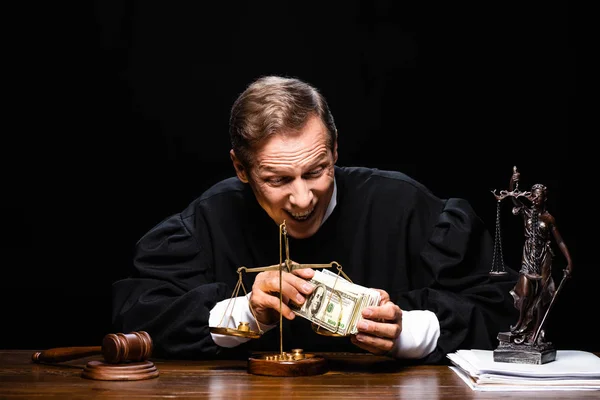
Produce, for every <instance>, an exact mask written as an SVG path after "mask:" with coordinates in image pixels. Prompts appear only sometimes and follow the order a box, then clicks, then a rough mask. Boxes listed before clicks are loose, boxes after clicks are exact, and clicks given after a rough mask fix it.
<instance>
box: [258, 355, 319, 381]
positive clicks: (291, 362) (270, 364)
mask: <svg viewBox="0 0 600 400" xmlns="http://www.w3.org/2000/svg"><path fill="white" fill-rule="evenodd" d="M327 371H328V368H327V360H325V358H323V357H321V356H316V355H314V354H310V353H306V354H305V353H304V352H303V351H302V349H294V350H292V351H291V352H289V353H287V352H284V353H283V355H282V354H279V353H274V354H264V355H254V356H252V357H250V358H249V359H248V372H249V373H251V374H254V375H265V376H312V375H321V374H324V373H326V372H327Z"/></svg>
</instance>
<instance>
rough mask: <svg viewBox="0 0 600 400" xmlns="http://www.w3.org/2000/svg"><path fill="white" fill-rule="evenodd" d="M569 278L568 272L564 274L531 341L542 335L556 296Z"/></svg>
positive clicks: (533, 341)
mask: <svg viewBox="0 0 600 400" xmlns="http://www.w3.org/2000/svg"><path fill="white" fill-rule="evenodd" d="M567 279H569V278H568V276H567V274H564V275H563V277H562V279H561V281H560V283H559V285H558V288H557V289H556V292H554V296H552V300H550V305H549V306H548V309H547V310H546V313H545V314H544V318H543V319H542V322H541V323H540V326H539V327H538V329H537V331H536V332H535V336H534V337H533V340H532V341H531V343H534V344H535V342H536V340H537V338H538V336H539V335H540V332H541V331H542V328H543V327H544V323H545V322H546V318H548V314H549V313H550V310H551V309H552V306H553V305H554V301H555V300H556V296H558V293H559V292H560V290H561V289H562V287H563V285H564V283H565V281H566V280H567Z"/></svg>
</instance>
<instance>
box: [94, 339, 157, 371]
mask: <svg viewBox="0 0 600 400" xmlns="http://www.w3.org/2000/svg"><path fill="white" fill-rule="evenodd" d="M102 355H103V356H104V360H105V361H106V362H108V363H111V364H118V363H121V362H125V361H145V360H147V359H148V358H150V356H151V355H152V339H151V338H150V335H148V333H147V332H144V331H139V332H132V333H127V334H124V333H109V334H108V335H106V336H104V339H103V340H102Z"/></svg>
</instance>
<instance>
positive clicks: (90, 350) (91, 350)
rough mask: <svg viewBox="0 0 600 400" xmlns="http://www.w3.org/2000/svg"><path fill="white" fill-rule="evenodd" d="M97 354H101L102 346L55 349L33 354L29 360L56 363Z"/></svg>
mask: <svg viewBox="0 0 600 400" xmlns="http://www.w3.org/2000/svg"><path fill="white" fill-rule="evenodd" d="M97 354H102V346H88V347H57V348H55V349H48V350H44V351H38V352H35V353H33V355H32V356H31V359H32V360H33V362H36V363H40V362H46V363H58V362H63V361H69V360H74V359H76V358H81V357H87V356H93V355H97Z"/></svg>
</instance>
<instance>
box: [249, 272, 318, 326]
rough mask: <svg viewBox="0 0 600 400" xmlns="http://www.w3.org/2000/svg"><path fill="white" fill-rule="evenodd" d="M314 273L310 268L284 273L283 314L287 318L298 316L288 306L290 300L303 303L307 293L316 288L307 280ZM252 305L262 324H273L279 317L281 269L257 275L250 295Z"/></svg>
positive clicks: (282, 287) (282, 288) (282, 286)
mask: <svg viewBox="0 0 600 400" xmlns="http://www.w3.org/2000/svg"><path fill="white" fill-rule="evenodd" d="M314 274H315V271H314V270H312V269H310V268H304V269H297V270H294V271H293V272H292V273H289V272H283V273H282V285H281V291H282V293H283V295H282V304H281V314H282V315H283V316H284V317H285V318H287V319H290V320H291V319H294V317H295V316H296V314H294V312H293V311H292V310H291V309H290V308H289V307H288V306H287V304H288V302H289V301H290V300H292V301H293V302H294V303H296V304H303V303H304V302H305V301H306V297H305V295H308V294H310V293H312V291H313V290H314V286H313V285H312V284H311V283H309V282H307V281H306V280H307V279H310V278H312V277H313V276H314ZM250 306H251V307H252V309H253V310H254V312H255V313H256V319H257V320H258V322H260V323H261V324H266V325H271V324H273V323H274V322H275V321H277V320H278V319H279V271H266V272H261V273H260V274H258V275H256V279H255V280H254V285H252V294H251V295H250Z"/></svg>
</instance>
